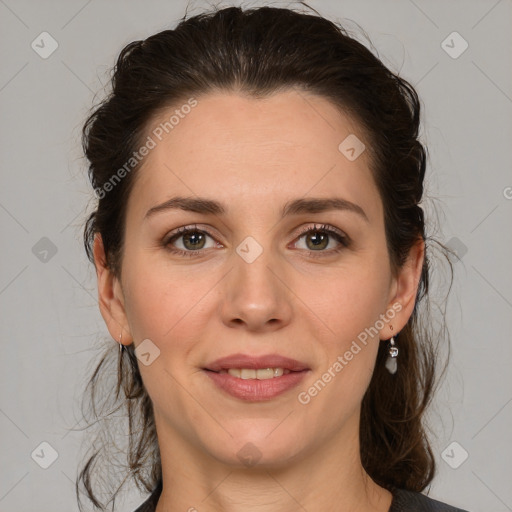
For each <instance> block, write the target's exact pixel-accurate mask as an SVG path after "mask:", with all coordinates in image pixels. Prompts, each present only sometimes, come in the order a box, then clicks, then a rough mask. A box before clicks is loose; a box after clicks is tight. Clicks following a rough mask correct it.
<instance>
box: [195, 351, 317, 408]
mask: <svg viewBox="0 0 512 512" xmlns="http://www.w3.org/2000/svg"><path fill="white" fill-rule="evenodd" d="M202 370H203V371H204V372H205V374H206V375H207V376H208V377H209V378H210V380H211V381H213V383H214V384H216V386H217V388H218V389H220V391H221V392H223V393H227V394H228V395H230V396H231V397H235V398H238V399H240V400H245V401H253V402H258V401H266V400H271V399H273V398H275V397H277V396H278V395H281V394H283V393H285V392H286V391H289V390H291V389H292V388H294V387H296V386H297V385H298V384H299V383H300V382H301V381H302V380H303V379H304V377H305V376H306V375H307V374H308V373H309V372H310V371H311V369H310V368H309V367H308V366H307V365H306V364H305V363H301V362H300V361H296V360H294V359H290V358H287V357H283V356H279V355H277V354H271V355H266V356H259V357H255V356H248V355H244V354H234V355H232V356H228V357H224V358H221V359H217V360H216V361H214V362H213V363H210V364H209V365H208V366H207V367H205V368H202Z"/></svg>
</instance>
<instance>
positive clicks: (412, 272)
mask: <svg viewBox="0 0 512 512" xmlns="http://www.w3.org/2000/svg"><path fill="white" fill-rule="evenodd" d="M424 259H425V242H424V240H423V239H422V238H420V239H418V241H417V242H416V243H415V244H414V245H413V247H411V250H410V251H409V255H408V258H407V260H406V261H405V263H404V264H403V266H402V267H401V268H400V269H399V271H398V275H397V276H396V278H395V280H394V290H395V293H394V294H393V297H392V299H391V301H390V302H389V304H388V308H393V309H395V311H396V310H397V309H398V308H397V307H396V304H400V310H399V312H398V313H397V314H396V316H395V317H394V319H393V321H392V322H390V324H392V325H393V333H391V331H390V329H389V326H386V327H385V328H384V329H383V331H386V332H382V333H381V339H387V338H390V337H391V336H392V335H393V334H396V333H398V332H399V331H400V330H402V329H403V328H404V326H405V325H406V324H407V322H408V320H409V318H410V317H411V315H412V312H413V310H414V305H415V303H416V295H417V291H418V286H419V283H420V279H421V272H422V269H423V262H424ZM387 331H389V332H387Z"/></svg>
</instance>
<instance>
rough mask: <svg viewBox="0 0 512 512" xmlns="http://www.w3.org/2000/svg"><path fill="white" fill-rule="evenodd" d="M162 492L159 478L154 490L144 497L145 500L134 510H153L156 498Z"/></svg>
mask: <svg viewBox="0 0 512 512" xmlns="http://www.w3.org/2000/svg"><path fill="white" fill-rule="evenodd" d="M161 493H162V480H160V481H159V482H158V483H157V485H156V487H155V490H154V491H153V492H152V493H151V495H150V496H149V498H147V499H146V501H145V502H144V503H143V504H142V505H141V506H140V507H138V508H137V510H135V512H155V510H156V505H157V503H158V498H160V494H161Z"/></svg>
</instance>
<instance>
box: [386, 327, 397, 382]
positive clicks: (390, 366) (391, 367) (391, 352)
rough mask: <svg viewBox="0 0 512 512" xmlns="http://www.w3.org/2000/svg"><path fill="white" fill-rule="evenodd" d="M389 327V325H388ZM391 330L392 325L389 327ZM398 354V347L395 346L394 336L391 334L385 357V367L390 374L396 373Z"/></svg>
mask: <svg viewBox="0 0 512 512" xmlns="http://www.w3.org/2000/svg"><path fill="white" fill-rule="evenodd" d="M390 327H391V326H390ZM391 330H393V327H391ZM397 356H398V347H396V346H395V337H394V336H391V339H390V340H389V345H388V358H387V359H386V369H387V370H388V372H389V373H391V374H392V375H393V374H395V373H396V370H397V361H396V358H397Z"/></svg>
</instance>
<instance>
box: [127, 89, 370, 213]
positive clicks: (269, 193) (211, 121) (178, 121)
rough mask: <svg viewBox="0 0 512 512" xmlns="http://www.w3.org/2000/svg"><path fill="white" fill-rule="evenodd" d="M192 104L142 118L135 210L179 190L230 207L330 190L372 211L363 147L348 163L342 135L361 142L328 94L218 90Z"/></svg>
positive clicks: (354, 126) (358, 132)
mask: <svg viewBox="0 0 512 512" xmlns="http://www.w3.org/2000/svg"><path fill="white" fill-rule="evenodd" d="M195 101H196V102H197V103H196V104H195V106H194V107H191V108H188V107H187V108H181V107H182V106H183V105H188V103H183V104H182V105H180V104H176V105H173V107H170V108H168V109H167V110H165V111H161V112H159V114H158V116H155V117H154V118H153V119H152V121H151V122H150V123H149V125H148V129H147V133H146V135H145V137H150V138H151V140H152V142H153V144H152V145H154V147H153V148H152V149H151V150H150V151H149V154H148V155H147V156H146V157H145V158H144V160H143V162H142V166H141V168H140V169H139V171H138V172H137V180H136V182H135V185H134V192H135V190H136V193H133V194H132V195H131V198H130V202H131V203H132V205H131V206H132V207H133V208H135V209H137V210H140V211H139V212H138V215H141V214H143V212H142V210H143V209H144V208H145V209H146V210H147V208H149V207H151V206H153V205H154V203H155V202H158V201H164V200H165V199H166V198H168V197H170V196H172V195H178V194H180V195H187V196H193V195H198V196H203V197H205V196H206V197H211V198H212V199H216V200H218V201H220V202H223V203H226V204H227V205H228V206H229V205H233V208H235V206H236V205H237V204H240V205H242V204H244V205H245V206H246V207H247V206H249V204H259V205H260V206H261V207H264V206H268V207H269V208H270V207H271V206H272V205H274V204H275V206H276V208H277V207H278V206H280V204H277V203H283V202H286V200H288V199H290V198H293V199H295V198H297V197H302V196H306V195H314V196H322V195H329V196H332V195H334V194H333V193H334V192H338V193H339V194H338V195H342V196H344V197H345V198H346V199H348V200H351V201H355V202H360V203H365V204H366V206H367V208H368V209H369V210H370V211H369V212H367V213H369V214H370V215H372V214H375V215H376V214H378V207H376V205H375V204H374V203H375V200H376V199H377V200H378V194H377V190H376V187H375V184H374V181H373V178H372V176H371V172H370V169H369V167H368V162H369V157H368V152H367V151H363V152H362V153H361V155H360V156H359V157H358V158H356V159H355V160H350V159H348V158H347V157H346V155H345V154H344V153H343V151H342V149H344V147H345V146H343V144H342V143H343V141H345V140H346V139H347V137H357V139H356V140H359V141H361V142H362V143H364V144H365V145H367V144H368V141H367V140H365V137H364V134H363V133H362V131H361V128H360V127H359V126H358V124H357V123H356V122H355V121H354V120H352V119H351V118H350V117H349V116H348V115H345V114H343V113H342V112H340V111H339V109H337V108H336V107H335V106H334V105H333V104H332V103H330V102H329V101H328V100H327V99H325V98H322V97H319V96H316V95H312V94H309V93H305V92H302V91H300V92H299V91H296V90H293V89H292V90H289V91H286V92H280V93H277V94H274V95H273V96H270V97H266V98H264V99H254V98H251V97H247V96H242V95H240V94H237V93H227V92H225V93H224V92H223V93H220V92H219V93H209V94H206V95H203V96H198V97H196V98H195ZM348 140H352V139H350V138H349V139H348ZM340 144H342V147H341V149H340ZM132 199H133V201H132ZM372 210H373V211H372Z"/></svg>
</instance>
